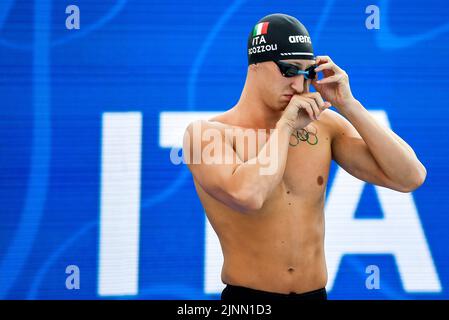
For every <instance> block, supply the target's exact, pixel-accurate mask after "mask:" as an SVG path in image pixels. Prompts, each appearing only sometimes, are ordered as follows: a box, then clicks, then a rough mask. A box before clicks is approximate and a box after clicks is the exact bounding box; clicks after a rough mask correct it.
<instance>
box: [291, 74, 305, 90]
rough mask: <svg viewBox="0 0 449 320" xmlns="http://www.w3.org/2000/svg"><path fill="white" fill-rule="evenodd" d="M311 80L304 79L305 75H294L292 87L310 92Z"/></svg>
mask: <svg viewBox="0 0 449 320" xmlns="http://www.w3.org/2000/svg"><path fill="white" fill-rule="evenodd" d="M308 82H309V81H308V80H306V79H304V76H302V75H298V76H294V77H293V82H292V84H291V86H292V88H293V89H294V90H295V91H296V92H297V93H298V94H301V93H308V92H309V83H308Z"/></svg>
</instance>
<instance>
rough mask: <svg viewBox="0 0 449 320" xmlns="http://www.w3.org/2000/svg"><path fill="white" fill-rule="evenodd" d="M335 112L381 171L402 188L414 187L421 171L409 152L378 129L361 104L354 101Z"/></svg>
mask: <svg viewBox="0 0 449 320" xmlns="http://www.w3.org/2000/svg"><path fill="white" fill-rule="evenodd" d="M339 111H340V112H341V113H342V115H344V116H345V117H346V118H347V119H348V120H349V121H350V122H351V123H352V125H353V126H354V127H355V128H356V130H357V131H358V132H359V134H360V136H361V137H362V138H363V140H364V141H365V143H366V145H367V146H368V148H369V150H370V152H371V154H372V156H373V157H374V159H375V160H376V162H377V163H378V164H379V166H380V167H381V169H382V170H383V172H384V173H385V174H386V175H387V176H388V177H389V178H390V179H392V180H394V181H396V182H398V183H399V184H401V185H403V186H410V185H413V184H416V181H420V180H422V179H423V176H425V168H424V166H423V165H422V164H421V162H420V161H419V160H418V158H417V157H416V154H415V152H414V151H413V149H412V148H411V147H410V146H409V145H408V144H407V143H406V142H405V141H403V140H402V139H401V138H400V137H399V136H398V135H396V134H395V133H394V132H393V131H391V130H390V129H388V128H385V127H383V126H381V125H380V124H379V123H378V122H377V121H376V120H375V119H374V117H373V116H372V115H371V114H370V113H369V112H368V110H366V109H365V108H364V107H363V106H362V104H361V103H360V102H359V101H357V100H354V101H353V102H351V103H348V104H347V105H345V106H344V107H342V108H339Z"/></svg>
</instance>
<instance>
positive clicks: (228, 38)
mask: <svg viewBox="0 0 449 320" xmlns="http://www.w3.org/2000/svg"><path fill="white" fill-rule="evenodd" d="M372 4H373V5H377V6H378V8H379V10H380V29H368V28H367V27H366V25H365V21H366V19H367V17H368V16H369V14H370V13H366V12H365V9H366V7H367V6H369V5H372ZM69 5H76V6H78V8H79V16H80V28H79V29H68V28H67V26H66V19H67V17H69V16H70V14H71V13H66V8H67V7H68V6H69ZM275 12H282V13H287V14H290V15H293V16H295V17H297V18H298V19H299V20H300V21H302V22H303V24H304V25H305V26H306V27H307V28H308V29H309V32H310V35H311V38H312V41H313V44H314V49H315V52H316V54H318V55H329V56H331V57H332V58H333V60H334V61H335V62H336V63H337V64H338V65H340V66H341V67H342V68H343V69H345V70H346V72H347V73H348V74H349V77H350V82H351V88H352V91H353V93H354V95H355V97H356V98H358V99H359V100H360V101H361V102H362V103H363V104H364V106H365V107H366V108H367V109H373V110H383V111H384V112H385V114H386V115H387V116H388V121H389V124H390V126H391V127H392V129H393V130H394V131H395V132H396V133H397V134H398V135H400V136H401V137H402V138H403V139H404V140H405V141H407V142H408V143H409V144H410V145H411V146H412V147H413V148H414V150H415V152H416V154H417V155H418V157H419V158H420V160H421V161H422V162H423V164H424V165H425V166H426V168H427V172H428V175H427V180H426V182H425V183H424V185H423V186H422V187H421V188H420V189H418V190H416V191H415V192H413V194H412V195H411V197H412V198H411V199H412V200H413V204H414V206H413V208H414V209H416V211H412V212H411V214H412V216H413V217H414V219H415V220H416V219H417V221H418V222H419V228H418V229H419V230H422V235H423V236H424V237H423V238H422V240H423V241H422V242H421V244H423V247H422V248H424V249H425V250H424V251H425V252H424V253H423V252H422V251H421V252H420V254H418V255H417V258H416V259H417V260H420V259H421V257H424V259H425V260H426V261H425V262H426V263H427V266H429V265H430V266H433V269H432V268H430V269H429V268H427V269H425V270H424V269H423V270H422V274H421V273H420V272H418V273H414V274H412V275H410V274H406V273H404V272H406V271H403V270H401V268H399V267H398V260H397V256H396V255H395V254H393V253H388V252H381V251H380V252H378V253H376V252H367V253H364V252H359V253H354V252H352V253H351V254H349V253H348V254H346V255H344V256H343V257H342V259H341V262H340V263H339V265H338V268H337V273H336V275H335V281H334V282H333V285H332V288H331V290H330V291H329V298H331V299H447V298H448V297H449V293H448V290H449V249H448V243H449V233H448V232H447V230H448V228H449V217H448V209H449V199H448V197H447V191H448V189H447V188H446V185H445V181H446V182H447V181H448V179H449V174H448V171H447V158H448V150H449V135H448V132H449V130H448V128H449V126H448V125H447V122H448V120H449V116H448V115H447V112H446V111H445V110H446V109H447V105H448V102H447V92H448V91H447V90H448V87H449V86H448V85H449V80H448V78H447V73H448V71H449V61H448V59H447V58H448V48H449V45H448V43H449V21H448V17H449V7H448V6H447V4H446V2H445V1H443V0H438V1H437V0H428V1H425V2H423V1H410V0H407V1H405V0H396V1H387V0H383V1H382V0H378V1H346V0H341V1H337V0H317V1H291V0H276V1H274V0H272V1H245V0H233V1H228V0H226V1H223V0H216V1H212V2H211V1H203V0H198V1H179V0H176V1H175V0H163V1H162V0H158V1H155V0H150V1H127V0H114V1H113V0H102V1H86V0H79V1H62V0H60V1H44V0H35V1H25V0H16V1H14V0H1V1H0V61H1V70H2V72H1V78H0V97H1V107H0V298H3V299H55V298H56V299H80V298H82V299H99V298H105V299H116V298H129V299H141V298H144V299H216V298H218V297H219V296H218V292H217V290H215V291H214V289H210V290H209V289H207V288H206V285H205V282H206V280H205V278H206V276H205V274H206V271H205V270H206V268H205V265H206V260H207V259H211V258H210V257H208V256H207V254H206V243H207V241H206V238H207V237H206V235H205V233H206V230H207V227H206V221H205V217H204V213H203V210H202V207H201V204H200V202H199V200H198V198H197V196H196V193H195V190H194V188H193V183H192V179H191V176H190V173H189V172H188V170H187V168H186V166H185V165H174V164H172V163H171V162H170V148H169V146H170V145H169V144H168V145H167V144H164V143H163V141H162V140H163V137H164V136H166V137H167V139H169V137H170V132H171V129H170V127H169V126H168V127H163V124H162V123H163V121H161V119H162V118H163V117H162V115H164V114H167V115H171V114H172V113H171V112H181V113H180V114H178V116H180V117H182V116H183V115H185V116H186V117H187V116H188V115H189V114H191V112H194V111H196V112H198V111H200V112H201V111H224V110H226V109H228V108H230V107H232V106H233V105H234V104H235V103H236V102H237V100H238V98H239V95H240V92H241V89H242V88H243V84H244V80H245V76H246V67H247V62H246V61H247V60H246V59H247V58H246V40H247V36H248V33H249V31H250V30H251V29H252V28H253V26H254V24H255V23H256V22H257V21H258V20H259V19H260V18H261V17H263V16H265V15H267V14H269V13H275ZM108 115H110V116H114V115H117V116H118V118H117V119H118V122H117V123H118V124H119V126H120V123H123V124H125V125H124V126H125V129H126V123H131V124H136V123H137V124H141V128H140V130H137V133H136V135H132V134H130V138H129V139H130V141H131V142H135V143H136V145H137V146H138V147H139V148H141V150H140V151H139V150H137V151H136V150H134V149H133V150H134V151H136V152H135V153H132V152H131V153H132V154H131V158H132V157H134V158H132V159H135V160H136V161H138V162H139V163H140V166H137V168H135V169H136V170H135V171H137V172H138V174H139V176H138V177H137V178H136V177H134V180H133V181H137V186H136V185H134V189H136V190H137V191H138V192H137V195H136V194H134V198H133V200H132V201H131V200H130V203H131V204H130V205H133V206H134V207H133V209H130V212H134V216H133V217H134V220H133V221H134V225H131V226H129V227H126V228H125V229H126V230H127V231H129V233H130V234H131V236H130V239H131V241H130V243H131V244H130V246H131V247H129V248H128V247H121V246H120V241H118V247H116V248H114V247H113V246H112V247H111V243H115V242H111V243H109V244H108V240H107V239H108V238H107V234H108V232H111V233H112V234H114V230H115V231H117V230H116V229H114V225H113V226H112V227H111V226H110V225H108V220H107V219H108V217H109V216H108V213H107V212H108V210H109V209H110V207H108V206H107V205H105V206H104V207H103V209H102V203H103V202H102V201H107V197H105V196H104V197H103V199H102V192H104V190H105V188H106V186H105V185H104V184H106V183H111V181H112V184H113V181H114V179H112V180H111V179H109V180H104V181H103V182H102V176H103V177H105V172H110V171H107V170H106V169H105V162H104V161H105V159H106V158H107V159H109V160H110V159H114V154H112V155H111V151H110V150H109V149H107V148H106V147H105V145H107V143H108V141H109V142H111V141H112V142H113V141H114V135H113V133H114V130H113V129H112V130H109V131H107V134H106V133H105V131H104V130H106V129H105V128H108V127H107V126H108V125H110V122H108V121H109V120H108V119H110V118H108ZM127 115H129V116H130V117H131V120H130V121H131V122H126V121H127V120H126V119H127V118H126V116H127ZM121 116H123V117H124V118H120V117H121ZM121 119H122V120H123V121H121ZM128 120H129V119H128ZM133 121H134V122H133ZM135 127H136V126H134V128H135ZM112 128H114V127H112ZM111 132H112V137H111V136H108V134H111ZM136 137H137V138H136ZM105 139H106V140H107V139H109V140H107V141H106V140H105ZM133 139H134V140H133ZM139 139H141V140H139ZM123 143H124V144H123V145H120V144H119V146H118V147H117V146H116V147H117V148H116V149H113V151H114V150H115V152H118V153H121V152H124V153H126V152H125V151H126V150H127V149H126V148H127V144H126V143H127V142H126V141H125V142H123ZM105 150H106V151H105ZM107 150H109V151H107ZM117 150H118V151H117ZM105 152H108V155H107V157H106V155H105V154H104V153H105ZM117 158H120V154H118V155H117ZM119 160H120V159H119ZM119 160H118V161H119ZM102 161H103V162H102ZM331 169H332V170H331V175H330V180H329V184H328V187H329V189H328V190H329V191H331V189H332V186H333V182H334V179H335V176H336V172H337V171H338V168H337V166H336V165H335V164H333V165H332V168H331ZM112 171H114V170H112ZM131 171H132V170H131ZM131 189H132V188H131ZM376 190H377V189H376V188H374V187H373V186H371V185H366V186H365V187H364V189H363V193H362V194H361V196H360V199H359V202H358V206H357V210H356V211H355V212H354V219H383V218H384V214H385V212H384V211H383V209H382V208H383V206H382V205H381V204H380V203H381V200H379V197H378V193H377V191H376ZM124 194H125V195H126V192H125V193H124ZM122 198H123V197H122ZM136 199H137V200H136ZM109 200H110V199H109ZM122 200H123V199H122ZM348 201H350V199H348ZM398 201H399V200H398ZM125 202H126V198H125ZM136 206H137V207H136ZM108 208H109V209H108ZM102 210H103V211H102ZM136 212H137V216H136ZM102 217H103V218H102ZM136 217H137V218H136ZM136 219H137V220H136ZM114 221H115V223H116V225H115V226H117V220H114ZM136 221H137V222H136ZM123 223H124V224H126V223H127V222H126V217H124V219H123ZM136 223H137V224H136ZM102 224H104V225H102ZM102 228H104V229H102ZM108 228H109V229H108ZM127 228H128V229H127ZM101 230H106V231H105V234H104V237H103V236H102V231H101ZM107 230H109V231H107ZM111 230H112V231H111ZM136 230H137V231H138V232H137V233H136ZM413 232H414V231H413ZM413 232H412V234H411V235H410V236H411V237H414V235H413ZM125 233H126V232H125ZM127 236H129V234H125V235H124V237H127ZM133 237H134V238H133ZM136 237H137V239H136ZM374 240H375V239H374ZM379 241H381V240H379ZM400 241H403V244H404V246H405V247H406V245H407V243H406V242H407V239H403V238H402V239H401V240H400ZM102 246H104V248H106V249H104V250H105V251H104V252H106V251H107V250H109V251H108V252H110V253H111V252H112V253H111V254H112V255H113V254H114V253H115V254H117V255H119V256H120V252H121V251H120V250H122V252H123V254H124V256H127V254H128V253H130V252H131V253H132V252H135V253H137V255H134V256H133V255H132V254H131V255H129V254H128V256H127V257H128V258H127V259H130V260H129V261H131V265H132V264H133V263H134V264H136V265H135V266H134V267H132V266H131V267H130V268H129V269H127V268H126V266H125V267H123V266H121V267H120V266H118V267H117V268H115V267H116V266H115V265H111V266H108V265H107V263H108V261H117V260H114V259H113V258H110V257H109V258H108V257H107V256H105V257H104V261H103V262H102V263H103V265H102V263H100V257H101V250H103V249H102V248H101V247H102ZM422 248H421V249H422ZM114 250H115V251H114ZM398 250H399V251H400V250H401V249H400V248H399V249H398ZM419 250H420V249H417V251H419ZM349 251H350V250H349ZM108 259H109V260H108ZM111 259H112V260H111ZM212 260H213V259H212ZM403 261H405V262H404V264H409V265H413V264H414V263H418V264H419V263H422V261H421V260H420V261H413V259H411V260H410V259H407V258H406V259H405V260H403ZM429 263H430V264H429ZM70 265H75V266H77V268H78V270H79V273H76V274H72V273H66V270H67V266H70ZM369 265H376V266H378V268H379V270H380V288H379V289H373V290H368V289H367V288H366V285H365V284H366V279H367V277H368V276H369V274H368V273H367V272H366V267H367V266H369ZM108 268H109V269H108ZM114 268H115V269H114ZM136 268H137V270H136ZM111 270H112V271H111ZM429 272H430V273H429ZM76 275H78V276H79V280H80V281H79V285H80V286H79V289H72V290H69V289H68V288H67V286H66V284H67V283H66V282H67V281H69V280H70V279H68V277H69V278H70V277H72V276H76ZM100 279H103V280H100ZM407 279H408V280H407ZM420 279H421V280H422V282H423V283H424V284H423V283H421V284H420ZM429 279H430V280H429ZM432 279H433V280H432ZM72 280H73V279H72ZM115 280H116V281H117V283H121V285H118V287H117V288H115V289H114V284H112V285H110V286H109V287H108V285H105V284H104V283H107V282H108V281H109V282H112V283H114V281H115ZM102 281H104V282H102ZM211 281H212V282H213V281H214V280H213V279H212V280H211ZM218 281H219V279H218ZM407 281H409V282H408V283H411V282H413V281H415V285H414V286H413V285H411V287H409V286H408V285H407ZM410 281H411V282H410ZM428 281H433V284H434V285H433V287H432V285H430V286H429V285H428V283H429V282H428ZM69 282H70V281H69ZM127 282H130V283H131V284H130V285H129V287H128V288H127ZM70 283H74V282H70ZM101 283H103V284H101ZM426 283H427V285H426ZM128 284H129V283H128ZM102 286H103V287H102ZM120 286H123V287H120ZM212 287H213V285H212ZM426 288H427V289H426Z"/></svg>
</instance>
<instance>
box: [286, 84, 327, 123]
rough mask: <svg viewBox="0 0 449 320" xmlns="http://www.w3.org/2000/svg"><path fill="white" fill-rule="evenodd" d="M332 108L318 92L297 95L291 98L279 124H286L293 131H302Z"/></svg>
mask: <svg viewBox="0 0 449 320" xmlns="http://www.w3.org/2000/svg"><path fill="white" fill-rule="evenodd" d="M330 106H331V104H330V103H329V102H327V101H326V102H324V100H323V98H322V97H321V95H320V94H319V93H318V92H308V93H304V94H296V95H294V96H293V97H292V98H291V100H290V102H289V104H288V105H287V107H286V108H285V110H284V113H283V114H282V117H281V118H280V119H279V121H278V123H286V124H287V125H288V126H289V127H290V128H291V129H292V130H296V129H302V128H305V127H306V126H307V125H308V124H309V123H311V122H312V121H315V120H318V119H319V116H320V114H321V113H322V112H323V111H324V110H326V109H328V108H329V107H330Z"/></svg>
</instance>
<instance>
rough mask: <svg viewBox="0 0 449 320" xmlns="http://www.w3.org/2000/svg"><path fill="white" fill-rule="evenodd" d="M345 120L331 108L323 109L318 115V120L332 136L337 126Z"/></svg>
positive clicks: (341, 124) (343, 123)
mask: <svg viewBox="0 0 449 320" xmlns="http://www.w3.org/2000/svg"><path fill="white" fill-rule="evenodd" d="M345 120H346V119H345V118H344V117H343V116H342V115H341V114H339V113H338V112H336V111H334V110H331V109H327V110H325V111H324V112H323V113H321V115H320V122H321V123H323V124H324V125H325V126H326V128H327V129H328V131H329V134H330V135H331V136H332V137H334V135H335V133H336V132H338V131H339V128H341V127H342V126H344V125H345Z"/></svg>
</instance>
